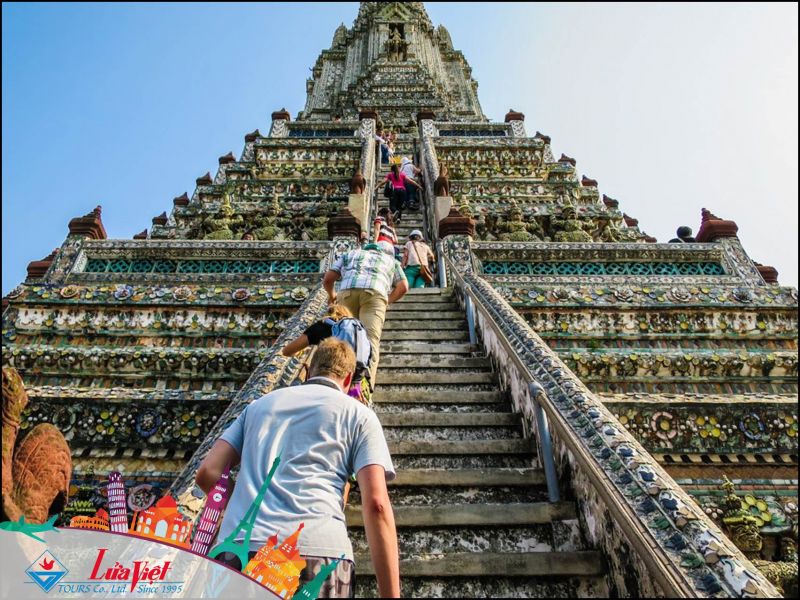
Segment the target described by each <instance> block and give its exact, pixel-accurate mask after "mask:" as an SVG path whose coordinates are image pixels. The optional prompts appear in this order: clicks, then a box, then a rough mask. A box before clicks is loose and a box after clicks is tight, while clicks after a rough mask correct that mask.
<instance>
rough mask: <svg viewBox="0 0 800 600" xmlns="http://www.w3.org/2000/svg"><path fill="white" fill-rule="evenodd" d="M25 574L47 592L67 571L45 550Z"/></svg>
mask: <svg viewBox="0 0 800 600" xmlns="http://www.w3.org/2000/svg"><path fill="white" fill-rule="evenodd" d="M25 572H26V573H27V574H28V577H30V578H31V579H32V580H33V583H35V584H36V585H38V586H39V587H40V588H42V589H43V590H44V591H45V592H49V591H50V590H51V589H53V586H55V584H57V583H58V582H59V581H61V579H62V578H63V577H64V575H66V574H67V573H68V572H69V571H67V568H66V567H65V566H64V565H62V564H61V562H60V561H59V560H58V559H57V558H56V557H55V556H53V555H52V554H51V553H50V551H49V550H47V551H45V552H44V554H42V555H41V556H40V557H39V558H37V559H36V560H35V561H34V562H33V563H32V564H31V566H30V567H28V569H27V570H26V571H25Z"/></svg>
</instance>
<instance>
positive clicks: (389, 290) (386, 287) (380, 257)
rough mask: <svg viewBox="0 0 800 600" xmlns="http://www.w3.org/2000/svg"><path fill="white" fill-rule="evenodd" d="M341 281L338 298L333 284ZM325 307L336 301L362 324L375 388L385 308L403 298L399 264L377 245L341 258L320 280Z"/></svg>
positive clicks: (404, 283)
mask: <svg viewBox="0 0 800 600" xmlns="http://www.w3.org/2000/svg"><path fill="white" fill-rule="evenodd" d="M338 280H341V283H340V285H339V293H338V295H337V293H336V290H335V289H334V284H335V283H336V282H337V281H338ZM322 286H323V287H324V288H325V291H326V292H328V304H335V303H336V302H337V301H338V302H339V303H340V304H342V305H344V306H345V307H347V308H348V309H349V310H350V312H351V313H353V316H354V317H356V318H357V319H358V320H359V321H361V322H362V323H363V324H364V327H366V329H367V335H368V336H369V343H370V344H371V346H372V357H371V359H370V368H369V382H370V386H371V388H372V389H374V388H375V383H376V379H375V373H376V371H377V370H378V358H379V346H380V341H381V333H382V332H383V321H384V319H385V318H386V308H387V306H389V305H390V304H393V303H395V302H397V301H398V300H400V298H402V297H403V296H405V294H406V292H408V282H407V281H406V276H405V274H404V273H403V269H402V267H401V266H400V263H399V262H397V261H396V260H395V259H394V257H393V256H389V255H388V254H386V253H384V252H383V251H382V250H381V249H380V247H379V246H378V245H377V244H367V245H366V246H364V248H363V249H360V248H359V249H356V250H351V251H350V252H347V253H346V254H343V255H341V256H340V257H339V258H338V259H337V260H336V261H335V262H334V263H333V265H331V267H330V269H329V270H328V271H327V272H326V273H325V276H324V277H323V279H322Z"/></svg>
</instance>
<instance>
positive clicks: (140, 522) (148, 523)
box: [129, 495, 192, 548]
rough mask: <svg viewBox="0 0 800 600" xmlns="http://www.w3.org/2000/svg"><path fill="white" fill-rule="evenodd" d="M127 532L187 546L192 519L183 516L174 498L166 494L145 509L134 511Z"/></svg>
mask: <svg viewBox="0 0 800 600" xmlns="http://www.w3.org/2000/svg"><path fill="white" fill-rule="evenodd" d="M129 533H131V534H133V535H138V536H140V537H144V538H150V539H152V540H162V541H164V542H167V543H170V544H174V545H176V546H183V547H184V548H188V547H189V538H190V536H191V533H192V520H191V519H188V518H186V517H184V516H183V515H182V514H181V513H180V512H179V511H178V505H177V504H176V502H175V499H174V498H173V497H172V496H169V495H167V496H164V497H163V498H161V499H160V500H159V501H158V502H156V503H155V505H154V506H151V507H150V508H148V509H147V510H143V511H141V512H136V513H134V515H133V522H132V523H131V528H130V531H129Z"/></svg>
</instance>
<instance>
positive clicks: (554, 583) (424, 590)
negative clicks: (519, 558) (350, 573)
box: [355, 564, 609, 599]
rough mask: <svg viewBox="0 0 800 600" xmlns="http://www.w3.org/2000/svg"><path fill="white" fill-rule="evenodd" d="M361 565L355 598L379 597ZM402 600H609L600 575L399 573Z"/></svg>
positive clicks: (375, 585) (375, 584)
mask: <svg viewBox="0 0 800 600" xmlns="http://www.w3.org/2000/svg"><path fill="white" fill-rule="evenodd" d="M360 567H361V565H360V564H359V565H358V567H357V569H358V577H357V578H356V590H355V596H356V598H378V597H379V595H378V586H377V583H376V580H375V577H374V576H372V575H362V573H361V569H360ZM400 596H401V597H402V598H552V599H557V598H608V597H609V591H608V584H607V582H606V578H605V577H600V576H593V577H587V576H573V577H557V576H555V577H550V576H538V577H530V576H503V575H491V576H463V575H460V576H457V577H450V576H448V575H446V574H445V575H442V576H435V577H405V576H404V573H402V572H401V573H400Z"/></svg>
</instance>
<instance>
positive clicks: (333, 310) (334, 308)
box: [325, 304, 353, 321]
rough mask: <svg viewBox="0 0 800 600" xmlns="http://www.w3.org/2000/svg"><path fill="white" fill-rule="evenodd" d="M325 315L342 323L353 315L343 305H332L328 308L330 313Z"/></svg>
mask: <svg viewBox="0 0 800 600" xmlns="http://www.w3.org/2000/svg"><path fill="white" fill-rule="evenodd" d="M325 315H326V316H327V317H329V318H331V319H333V320H334V321H341V320H342V319H346V318H348V317H352V316H353V313H351V312H350V309H349V308H347V307H346V306H343V305H341V304H332V305H331V306H329V307H328V312H327V313H325Z"/></svg>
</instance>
